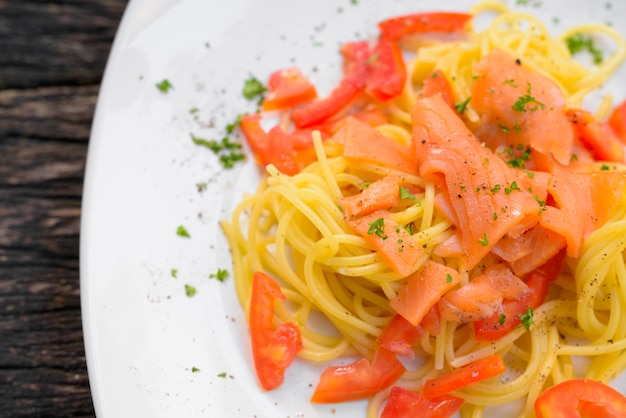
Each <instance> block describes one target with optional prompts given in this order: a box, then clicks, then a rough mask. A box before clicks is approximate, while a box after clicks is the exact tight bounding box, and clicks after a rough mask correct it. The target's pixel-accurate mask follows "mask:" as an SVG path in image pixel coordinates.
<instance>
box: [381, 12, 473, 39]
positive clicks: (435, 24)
mask: <svg viewBox="0 0 626 418" xmlns="http://www.w3.org/2000/svg"><path fill="white" fill-rule="evenodd" d="M471 18H472V15H471V14H468V13H454V12H425V13H415V14H409V15H404V16H398V17H393V18H391V19H387V20H383V21H382V22H380V23H379V24H378V28H379V29H380V33H381V35H382V36H383V37H385V38H387V39H390V40H392V41H399V40H400V39H402V38H403V37H405V36H408V35H414V34H424V33H454V32H462V31H463V30H464V28H465V24H466V23H467V22H468V21H469V20H470V19H471Z"/></svg>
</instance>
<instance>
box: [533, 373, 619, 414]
mask: <svg viewBox="0 0 626 418" xmlns="http://www.w3.org/2000/svg"><path fill="white" fill-rule="evenodd" d="M534 407H535V414H536V415H537V418H574V417H575V418H598V417H602V418H619V417H625V416H626V396H624V395H623V394H621V393H619V392H618V391H617V390H615V389H613V388H612V387H610V386H608V385H605V384H604V383H601V382H598V381H595V380H589V379H572V380H566V381H564V382H561V383H559V384H557V385H554V386H552V387H550V388H548V389H546V390H545V391H544V392H543V393H542V394H541V395H539V396H538V397H537V400H535V405H534Z"/></svg>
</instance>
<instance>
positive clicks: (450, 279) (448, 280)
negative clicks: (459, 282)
mask: <svg viewBox="0 0 626 418" xmlns="http://www.w3.org/2000/svg"><path fill="white" fill-rule="evenodd" d="M453 280H454V279H453V278H452V275H451V274H450V273H448V274H447V275H446V283H452V282H453Z"/></svg>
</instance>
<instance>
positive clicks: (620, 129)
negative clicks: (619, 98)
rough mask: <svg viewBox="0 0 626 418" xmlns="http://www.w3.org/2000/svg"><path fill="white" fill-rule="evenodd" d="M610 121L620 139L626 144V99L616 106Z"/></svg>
mask: <svg viewBox="0 0 626 418" xmlns="http://www.w3.org/2000/svg"><path fill="white" fill-rule="evenodd" d="M608 123H609V125H611V128H613V132H615V135H617V137H618V138H619V139H620V141H622V143H624V144H626V100H624V101H623V102H622V103H620V104H619V105H617V106H615V109H613V112H612V113H611V116H609V121H608Z"/></svg>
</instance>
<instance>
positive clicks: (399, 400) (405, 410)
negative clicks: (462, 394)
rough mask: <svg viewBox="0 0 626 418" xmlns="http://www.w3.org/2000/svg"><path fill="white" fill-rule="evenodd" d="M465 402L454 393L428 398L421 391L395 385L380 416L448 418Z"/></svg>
mask: <svg viewBox="0 0 626 418" xmlns="http://www.w3.org/2000/svg"><path fill="white" fill-rule="evenodd" d="M464 403H465V400H464V399H461V398H458V397H456V396H452V395H442V396H439V397H437V398H433V399H427V398H425V397H424V395H422V394H421V393H419V392H413V391H411V390H408V389H405V388H403V387H400V386H394V387H393V388H392V389H391V393H390V394H389V399H388V400H387V404H386V405H385V409H383V412H382V414H381V415H380V418H415V417H419V418H448V417H451V416H452V415H454V414H455V413H456V412H457V411H458V410H459V409H461V407H462V406H463V404H464Z"/></svg>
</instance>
